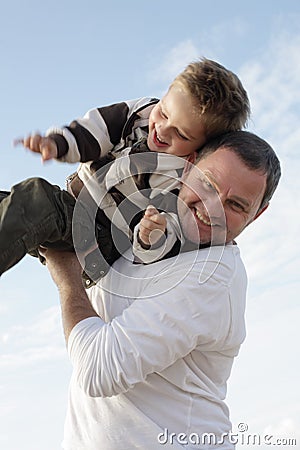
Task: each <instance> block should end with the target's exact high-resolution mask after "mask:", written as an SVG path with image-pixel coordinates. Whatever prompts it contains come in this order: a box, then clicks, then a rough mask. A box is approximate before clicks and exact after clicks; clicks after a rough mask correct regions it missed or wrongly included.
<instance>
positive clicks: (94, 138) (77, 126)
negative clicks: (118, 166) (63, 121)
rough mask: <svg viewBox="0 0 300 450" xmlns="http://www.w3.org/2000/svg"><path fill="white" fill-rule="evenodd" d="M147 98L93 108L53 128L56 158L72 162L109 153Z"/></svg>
mask: <svg viewBox="0 0 300 450" xmlns="http://www.w3.org/2000/svg"><path fill="white" fill-rule="evenodd" d="M148 100H149V99H147V98H143V99H137V100H129V101H124V102H121V103H115V104H112V105H109V106H103V107H100V108H94V109H91V110H89V111H88V112H87V113H86V114H85V115H84V116H83V117H82V118H79V119H76V120H73V121H72V122H71V123H70V124H69V125H68V126H63V127H52V128H50V129H49V130H48V131H47V133H46V136H49V137H51V138H53V139H54V140H55V142H56V144H57V147H58V158H57V159H58V160H59V161H63V162H69V163H75V162H88V161H96V160H98V159H99V158H100V157H103V156H105V155H107V153H108V152H109V151H110V150H112V149H113V148H114V146H116V145H117V144H119V143H120V141H121V140H122V133H123V130H124V128H125V125H126V124H127V123H128V120H129V119H130V117H131V116H132V115H133V114H134V112H135V111H136V109H138V108H139V107H140V105H141V104H142V105H143V104H147V101H148Z"/></svg>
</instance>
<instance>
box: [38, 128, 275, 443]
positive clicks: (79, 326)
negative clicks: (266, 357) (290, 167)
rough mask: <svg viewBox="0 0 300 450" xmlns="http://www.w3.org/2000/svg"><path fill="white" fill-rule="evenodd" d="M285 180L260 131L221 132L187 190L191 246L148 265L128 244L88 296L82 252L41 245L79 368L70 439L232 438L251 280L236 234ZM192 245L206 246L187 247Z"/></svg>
mask: <svg viewBox="0 0 300 450" xmlns="http://www.w3.org/2000/svg"><path fill="white" fill-rule="evenodd" d="M279 178H280V164H279V161H278V159H277V157H276V155H275V153H274V151H273V150H272V148H271V147H270V146H269V145H268V144H267V143H266V142H265V141H263V140H262V139H260V138H259V137H257V136H255V135H253V134H251V133H248V132H244V131H240V132H231V133H228V134H225V135H223V136H220V137H218V138H216V139H214V140H213V141H211V142H210V143H209V144H207V145H205V147H204V148H203V149H202V151H201V154H200V156H199V160H198V162H197V163H196V165H195V166H194V167H193V168H192V169H191V170H190V171H189V172H188V173H187V174H186V175H185V179H184V180H183V185H182V188H181V190H180V193H179V197H178V217H179V221H180V224H181V228H182V232H183V235H184V236H185V242H184V243H183V245H182V249H181V250H182V251H181V252H180V253H179V254H178V255H177V256H176V257H173V258H169V259H164V260H162V261H159V262H156V263H154V264H150V265H148V266H144V265H139V264H135V263H134V261H132V260H131V257H130V253H128V254H127V255H125V257H121V258H120V259H119V260H118V261H117V262H116V263H115V264H114V266H113V268H112V269H111V270H110V272H109V274H108V275H107V276H106V277H105V278H104V279H103V280H102V281H101V283H99V285H96V286H94V287H93V288H91V289H90V291H89V292H88V295H89V298H88V296H87V293H86V291H85V290H84V288H83V286H82V283H81V271H82V269H81V266H80V264H79V263H78V261H77V258H76V256H75V255H73V254H71V253H66V254H62V253H59V252H55V251H53V250H50V249H48V250H44V251H43V254H44V256H45V257H46V260H47V265H48V268H49V270H50V272H51V275H52V277H53V279H54V281H55V283H56V284H57V286H58V289H59V293H60V299H61V307H62V317H63V326H64V331H65V336H66V340H67V345H68V350H69V354H70V358H71V360H72V363H73V366H74V372H73V377H72V381H71V386H70V401H69V407H68V414H67V419H66V426H65V439H64V444H63V448H64V449H67V450H77V449H86V450H96V449H97V450H98V449H100V448H101V449H104V450H112V449H114V450H117V449H118V450H119V449H122V450H132V449H145V450H152V449H153V450H154V449H159V448H161V447H162V446H164V447H165V448H170V449H175V448H182V447H184V448H188V449H195V448H198V449H214V448H218V449H222V450H229V449H232V448H234V439H232V436H231V434H230V430H231V424H230V421H229V413H228V409H227V406H226V405H225V403H224V398H225V395H226V382H227V380H228V377H229V375H230V371H231V367H232V363H233V359H234V357H235V356H236V355H237V354H238V351H239V348H240V345H241V343H242V341H243V340H244V338H245V326H244V308H245V296H246V284H247V280H246V274H245V270H244V266H243V263H242V261H241V259H240V255H239V250H238V247H237V245H236V244H235V242H234V239H235V238H236V237H237V236H238V235H239V234H240V233H241V232H242V231H243V229H244V228H245V227H246V226H248V225H249V224H250V223H252V222H253V221H254V220H255V219H256V218H257V217H258V216H259V215H261V214H262V212H264V211H265V210H266V208H267V207H268V204H269V201H270V199H271V197H272V195H273V193H274V191H275V189H276V187H277V184H278V182H279ZM220 206H222V208H220ZM224 218H225V221H224ZM191 243H193V244H197V245H198V246H199V244H200V243H201V246H202V247H203V246H204V247H205V248H201V249H200V250H199V249H198V250H192V251H186V250H188V248H189V245H190V244H191ZM224 244H225V245H224Z"/></svg>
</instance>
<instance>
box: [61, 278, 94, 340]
mask: <svg viewBox="0 0 300 450" xmlns="http://www.w3.org/2000/svg"><path fill="white" fill-rule="evenodd" d="M59 296H60V303H61V311H62V322H63V328H64V334H65V339H66V342H68V339H69V336H70V333H71V331H72V329H73V328H74V327H75V325H77V324H78V323H79V322H81V321H82V320H84V319H87V318H88V317H99V316H98V314H97V313H96V312H95V310H94V309H93V307H92V305H91V303H90V301H89V299H88V296H87V295H86V292H85V289H84V287H83V286H82V288H81V287H79V286H78V285H77V286H76V288H68V287H64V288H62V289H60V290H59Z"/></svg>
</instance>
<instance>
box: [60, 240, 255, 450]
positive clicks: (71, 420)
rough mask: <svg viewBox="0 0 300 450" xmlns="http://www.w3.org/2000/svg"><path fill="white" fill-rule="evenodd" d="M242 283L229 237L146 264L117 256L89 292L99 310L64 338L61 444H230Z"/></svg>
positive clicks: (144, 448) (109, 449)
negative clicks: (66, 362) (65, 396)
mask: <svg viewBox="0 0 300 450" xmlns="http://www.w3.org/2000/svg"><path fill="white" fill-rule="evenodd" d="M246 284H247V280H246V274H245V270H244V266H243V263H242V261H241V259H240V255H239V250H238V248H237V246H236V245H227V246H226V247H225V248H223V247H212V248H207V249H202V250H199V251H193V252H187V253H183V254H180V255H178V256H177V257H174V258H170V259H168V260H163V261H160V262H157V263H154V264H151V265H149V266H144V265H135V264H133V263H132V262H131V261H130V258H129V255H128V254H127V255H125V257H122V258H120V259H119V260H118V261H117V262H116V263H115V264H114V266H113V268H112V269H111V270H110V272H109V274H108V275H107V276H106V277H105V278H104V279H103V280H102V281H101V283H100V286H99V285H97V286H94V287H93V288H91V290H90V291H89V292H88V294H89V296H90V300H91V302H92V305H93V307H94V308H95V310H96V312H97V313H98V314H99V316H100V317H101V318H97V317H96V318H89V319H86V320H83V321H81V322H80V323H78V324H77V325H76V326H75V327H74V328H73V330H72V332H71V335H70V338H69V346H68V349H69V354H70V358H71V361H72V363H73V367H74V371H73V376H72V380H71V385H70V401H69V407H68V414H67V419H66V425H65V439H64V446H63V448H64V449H66V450H79V449H84V450H99V449H101V450H102V449H103V450H120V449H121V450H133V449H141V450H156V449H160V448H162V447H164V448H170V449H176V448H178V449H179V448H186V449H214V448H216V449H217V448H218V449H222V450H225V449H226V450H229V449H232V448H234V445H233V444H232V443H230V442H229V441H230V439H229V440H228V439H227V438H226V433H229V432H230V429H231V423H230V420H229V414H228V408H227V406H226V405H225V403H224V398H225V395H226V382H227V380H228V377H229V375H230V372H231V367H232V363H233V359H234V357H235V356H236V355H237V354H238V351H239V348H240V345H241V343H242V341H243V340H244V337H245V326H244V308H245V296H246ZM172 433H173V434H172ZM174 433H175V434H174ZM207 433H208V434H209V435H207ZM209 436H210V437H209ZM213 443H215V444H216V445H213ZM221 443H222V444H221Z"/></svg>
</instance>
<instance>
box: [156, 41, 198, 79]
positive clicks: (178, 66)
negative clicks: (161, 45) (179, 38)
mask: <svg viewBox="0 0 300 450" xmlns="http://www.w3.org/2000/svg"><path fill="white" fill-rule="evenodd" d="M197 58H199V51H198V49H197V47H196V46H195V44H194V43H193V41H192V40H190V39H187V40H186V41H183V42H180V43H179V44H178V45H176V46H175V47H173V48H172V49H171V50H169V51H168V53H167V54H166V55H163V58H162V59H163V62H162V63H161V64H160V65H158V66H157V67H156V68H155V70H152V71H150V74H149V76H150V78H152V80H153V81H154V82H159V83H166V84H167V85H168V84H169V83H170V82H171V81H172V80H173V79H174V78H175V77H176V76H177V75H178V74H179V73H180V72H181V71H182V70H183V69H184V68H185V66H186V65H187V64H189V63H190V62H191V61H193V60H195V59H197Z"/></svg>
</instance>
